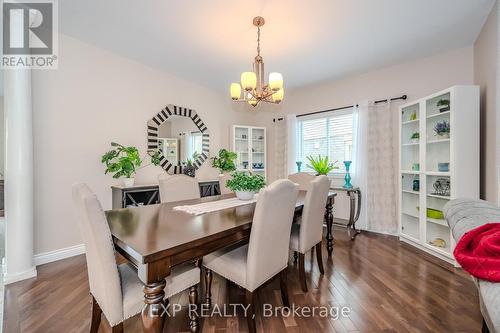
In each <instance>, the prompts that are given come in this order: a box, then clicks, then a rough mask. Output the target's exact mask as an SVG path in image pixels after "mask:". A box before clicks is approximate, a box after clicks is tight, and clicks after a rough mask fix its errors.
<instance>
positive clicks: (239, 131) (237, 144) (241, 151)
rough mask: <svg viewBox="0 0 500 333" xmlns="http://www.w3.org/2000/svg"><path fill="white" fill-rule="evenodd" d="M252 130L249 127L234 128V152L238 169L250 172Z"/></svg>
mask: <svg viewBox="0 0 500 333" xmlns="http://www.w3.org/2000/svg"><path fill="white" fill-rule="evenodd" d="M249 147H250V129H249V128H248V127H235V128H234V152H235V153H236V155H237V158H236V168H237V169H238V170H248V169H250V168H251V166H250V155H249V150H250V149H249Z"/></svg>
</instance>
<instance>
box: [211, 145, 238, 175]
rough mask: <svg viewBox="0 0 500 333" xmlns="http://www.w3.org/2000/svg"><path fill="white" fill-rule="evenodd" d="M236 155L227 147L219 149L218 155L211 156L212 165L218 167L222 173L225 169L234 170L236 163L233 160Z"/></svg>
mask: <svg viewBox="0 0 500 333" xmlns="http://www.w3.org/2000/svg"><path fill="white" fill-rule="evenodd" d="M237 157H238V155H236V153H235V152H232V151H230V150H227V149H221V150H219V156H218V157H212V167H214V168H217V169H219V171H220V173H221V174H222V173H224V172H225V171H226V172H227V171H234V170H236V164H235V163H234V161H235V160H236V158H237Z"/></svg>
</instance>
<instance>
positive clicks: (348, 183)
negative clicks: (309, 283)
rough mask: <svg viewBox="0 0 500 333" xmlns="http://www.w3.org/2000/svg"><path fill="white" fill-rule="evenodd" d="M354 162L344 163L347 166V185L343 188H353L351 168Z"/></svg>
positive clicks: (345, 178)
mask: <svg viewBox="0 0 500 333" xmlns="http://www.w3.org/2000/svg"><path fill="white" fill-rule="evenodd" d="M351 163H352V161H344V165H345V176H344V181H345V184H344V186H342V187H343V188H352V184H351V174H350V173H349V168H350V167H351Z"/></svg>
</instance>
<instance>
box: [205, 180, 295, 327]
mask: <svg viewBox="0 0 500 333" xmlns="http://www.w3.org/2000/svg"><path fill="white" fill-rule="evenodd" d="M297 194H298V189H297V185H295V184H294V183H292V182H291V181H289V180H286V179H281V180H277V181H275V182H274V183H272V184H271V185H270V186H268V187H267V188H265V189H263V190H261V191H260V192H259V197H258V199H257V203H256V206H255V212H254V215H253V222H252V229H251V232H250V240H249V243H248V244H246V245H244V246H240V247H237V248H233V249H230V250H220V251H217V252H215V253H211V254H209V255H208V256H205V257H204V258H203V265H204V266H205V272H206V274H205V285H206V303H207V304H209V305H210V304H211V283H212V271H213V272H215V273H217V274H219V275H221V276H223V277H225V278H226V279H227V280H230V281H232V282H234V283H236V284H237V285H239V286H241V287H242V288H244V289H246V295H245V299H246V303H247V306H248V311H247V322H248V330H249V332H250V333H253V332H255V330H256V328H255V318H254V315H255V310H254V299H255V293H256V291H257V288H259V287H260V286H262V285H263V284H264V283H265V282H267V281H268V280H270V279H272V278H273V277H275V276H276V275H278V274H279V276H280V285H281V297H282V299H283V305H285V306H289V305H290V304H289V301H288V291H287V284H286V269H287V266H288V243H289V241H290V237H289V236H288V235H289V234H290V230H291V224H292V217H293V214H294V211H295V204H296V201H297ZM277 235H279V237H277Z"/></svg>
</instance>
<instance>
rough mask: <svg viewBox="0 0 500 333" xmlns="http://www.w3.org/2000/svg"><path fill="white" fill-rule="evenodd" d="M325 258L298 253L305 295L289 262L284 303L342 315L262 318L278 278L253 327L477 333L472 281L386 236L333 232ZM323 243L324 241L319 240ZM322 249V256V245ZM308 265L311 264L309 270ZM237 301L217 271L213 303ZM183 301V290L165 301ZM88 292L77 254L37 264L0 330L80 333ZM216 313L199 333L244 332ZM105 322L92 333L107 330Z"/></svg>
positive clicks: (15, 291)
mask: <svg viewBox="0 0 500 333" xmlns="http://www.w3.org/2000/svg"><path fill="white" fill-rule="evenodd" d="M335 237H336V238H335V245H334V255H333V259H330V260H326V259H325V275H324V276H321V275H320V274H319V271H318V268H317V264H316V263H315V261H313V260H312V259H313V258H314V256H313V255H312V254H308V255H307V256H306V274H307V283H308V287H309V292H308V293H306V294H304V293H303V292H302V290H301V288H300V285H299V280H298V270H297V267H296V266H295V265H294V264H293V263H292V261H290V266H289V271H288V285H289V294H290V303H295V304H296V305H301V306H303V305H309V306H315V305H316V306H321V305H326V306H328V305H330V306H335V307H343V306H345V307H349V308H350V314H349V317H341V318H340V319H338V320H333V319H331V318H319V317H315V318H299V317H288V318H283V317H275V318H262V316H261V314H262V308H261V306H262V304H263V303H270V304H273V305H276V306H281V298H280V288H279V281H278V280H276V281H273V282H271V283H269V284H268V285H267V286H266V287H264V288H263V289H262V290H260V291H259V293H258V296H257V303H256V308H257V317H256V322H257V330H258V331H261V332H285V331H286V332H337V333H342V332H398V333H402V332H434V333H436V332H443V333H444V332H453V333H455V332H466V333H473V332H480V331H481V314H480V312H479V305H478V299H477V292H476V289H475V287H474V285H473V282H472V280H471V279H470V278H469V277H468V276H467V275H466V274H465V273H463V272H461V271H459V270H454V269H452V268H448V269H446V268H443V267H441V266H440V265H437V264H436V263H433V262H431V261H428V260H427V259H425V257H424V256H422V254H421V253H418V252H416V251H415V250H413V249H411V248H409V247H408V246H404V245H402V244H400V243H399V241H398V240H397V239H396V238H394V237H388V236H381V235H376V234H371V233H362V234H361V235H359V236H358V237H357V239H356V241H355V242H351V241H350V240H348V238H347V236H346V234H345V231H344V230H342V229H338V228H337V229H336V232H335ZM323 246H324V245H323ZM323 253H326V250H324V252H323ZM311 262H313V263H314V264H313V265H312V267H311ZM227 290H229V293H230V295H229V300H230V303H239V302H243V300H244V292H243V291H242V290H240V289H239V288H238V287H236V286H234V285H231V286H229V287H227V286H226V282H225V281H224V280H222V279H221V278H219V277H218V276H217V275H215V277H214V283H213V290H212V291H213V301H214V303H216V304H219V305H222V304H224V303H226V302H227ZM170 302H171V303H180V304H184V305H187V304H188V294H187V293H183V294H180V295H177V296H175V297H173V298H172V299H170ZM90 305H91V304H90V297H89V288H88V281H87V272H86V264H85V257H84V256H83V255H81V256H78V257H74V258H70V259H66V260H61V261H59V262H54V263H50V264H47V265H43V266H39V267H38V277H37V278H36V279H31V280H28V281H23V282H20V283H16V284H13V285H9V286H7V287H6V288H5V314H4V327H3V329H4V332H6V333H11V332H88V329H89V324H90ZM242 313H243V311H239V314H240V315H239V316H237V317H227V318H226V317H221V316H216V317H212V318H209V319H205V320H203V322H202V327H203V330H202V331H203V332H240V331H241V332H244V331H247V324H246V319H245V318H244V317H243V315H242ZM108 331H109V325H108V324H107V322H106V320H102V321H101V327H100V330H99V332H108ZM186 331H188V316H187V310H186V309H183V310H182V311H181V312H180V313H178V314H177V316H176V317H175V318H168V319H167V321H166V326H165V330H164V332H186ZM125 332H142V329H141V321H140V316H135V317H133V318H130V319H128V320H127V321H126V322H125Z"/></svg>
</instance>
